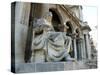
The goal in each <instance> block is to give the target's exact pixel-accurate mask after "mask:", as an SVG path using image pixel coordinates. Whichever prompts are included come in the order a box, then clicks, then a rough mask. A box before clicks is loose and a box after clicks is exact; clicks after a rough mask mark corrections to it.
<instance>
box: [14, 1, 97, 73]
mask: <svg viewBox="0 0 100 75" xmlns="http://www.w3.org/2000/svg"><path fill="white" fill-rule="evenodd" d="M82 9H83V8H82V6H77V5H59V4H42V3H28V2H22V3H21V2H15V3H12V14H13V15H12V31H13V32H14V33H15V37H13V36H12V39H13V40H15V41H13V40H12V44H13V43H15V44H14V46H15V48H14V50H15V51H14V52H13V51H12V55H13V54H14V55H15V56H14V57H12V59H13V60H15V61H12V63H14V64H17V66H16V65H15V66H16V67H18V64H20V63H36V62H37V63H43V62H44V63H45V62H52V64H53V63H55V62H62V63H63V62H69V61H70V60H71V62H72V63H74V62H81V63H84V64H88V65H89V68H90V67H92V66H93V65H94V66H95V67H96V66H97V64H96V62H97V56H96V55H97V54H94V51H96V50H95V49H93V45H91V39H90V35H89V32H90V31H91V28H90V27H89V25H88V23H87V22H84V21H83V14H82ZM13 32H12V34H13ZM62 33H64V36H63V37H65V39H63V37H62ZM56 34H57V35H56ZM55 35H56V36H55ZM47 36H48V37H47ZM51 36H53V38H52V39H53V42H52V44H53V45H51V41H49V42H47V43H48V45H47V43H46V44H45V45H44V46H41V45H43V43H44V42H46V40H51ZM54 36H55V38H54ZM68 37H69V38H68ZM43 39H44V41H43ZM54 39H58V40H56V42H54V41H55V40H54ZM41 41H42V42H41ZM62 41H63V42H62ZM65 42H67V43H65ZM58 43H59V46H64V47H61V49H62V50H59V49H58V47H57V46H58ZM62 43H64V44H62ZM35 44H38V45H36V46H35ZM49 44H50V45H49ZM66 44H67V45H66ZM92 44H93V42H92ZM65 46H66V47H65ZM44 47H45V48H44ZM51 47H54V48H55V49H54V48H51ZM63 48H65V49H66V50H65V51H64V52H63ZM49 49H50V50H49ZM56 49H58V50H59V52H58V51H56ZM61 51H62V52H61ZM66 51H67V54H68V55H69V56H70V57H69V58H68V57H67V56H66V54H65V55H64V53H65V52H66ZM60 53H63V54H62V55H60ZM95 53H96V52H95ZM53 55H54V57H53ZM47 57H48V58H47ZM66 57H67V58H66ZM50 58H51V59H50ZM67 59H69V60H67ZM92 60H94V63H93V61H92ZM91 63H92V65H91ZM64 65H65V66H66V65H67V67H68V64H64ZM82 66H83V65H82ZM84 67H85V68H86V65H85V66H84ZM82 68H83V67H82ZM72 69H77V67H72ZM79 69H81V67H80V66H79ZM48 71H49V70H48ZM16 72H17V71H16Z"/></svg>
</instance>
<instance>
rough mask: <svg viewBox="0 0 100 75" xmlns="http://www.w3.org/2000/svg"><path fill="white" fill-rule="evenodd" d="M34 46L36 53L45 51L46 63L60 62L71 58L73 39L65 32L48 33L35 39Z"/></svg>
mask: <svg viewBox="0 0 100 75" xmlns="http://www.w3.org/2000/svg"><path fill="white" fill-rule="evenodd" d="M33 45H34V46H33V47H34V48H33V49H34V51H36V50H43V51H44V56H45V59H46V61H60V60H62V59H63V58H66V59H67V58H68V57H69V54H68V53H69V51H70V45H71V38H70V37H69V36H66V33H65V32H54V31H52V32H46V33H43V34H41V35H39V36H37V37H35V38H34V40H33ZM40 57H41V56H40ZM34 62H35V61H34Z"/></svg>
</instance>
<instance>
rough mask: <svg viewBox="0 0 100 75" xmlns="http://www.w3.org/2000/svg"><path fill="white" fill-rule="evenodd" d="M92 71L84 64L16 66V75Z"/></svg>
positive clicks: (65, 63) (48, 63)
mask: <svg viewBox="0 0 100 75" xmlns="http://www.w3.org/2000/svg"><path fill="white" fill-rule="evenodd" d="M79 69H90V68H89V67H88V66H86V65H85V64H84V63H82V62H46V63H21V64H16V67H15V72H16V73H30V72H48V71H66V70H79Z"/></svg>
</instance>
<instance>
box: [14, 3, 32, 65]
mask: <svg viewBox="0 0 100 75" xmlns="http://www.w3.org/2000/svg"><path fill="white" fill-rule="evenodd" d="M29 15H30V3H26V2H25V3H24V2H16V7H15V63H23V62H24V50H25V46H26V39H27V32H28V23H29Z"/></svg>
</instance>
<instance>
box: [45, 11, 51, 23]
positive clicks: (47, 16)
mask: <svg viewBox="0 0 100 75" xmlns="http://www.w3.org/2000/svg"><path fill="white" fill-rule="evenodd" d="M52 16H53V15H52V12H47V13H46V14H45V15H44V18H45V19H46V20H47V21H48V22H49V23H51V21H52Z"/></svg>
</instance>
